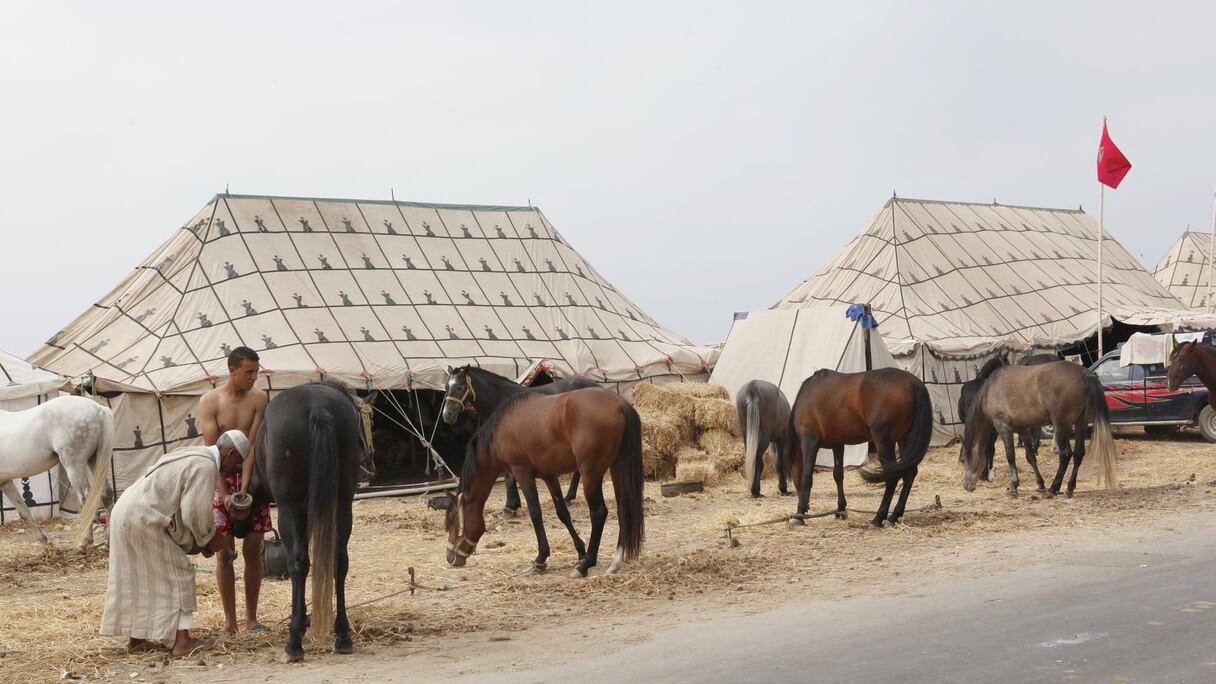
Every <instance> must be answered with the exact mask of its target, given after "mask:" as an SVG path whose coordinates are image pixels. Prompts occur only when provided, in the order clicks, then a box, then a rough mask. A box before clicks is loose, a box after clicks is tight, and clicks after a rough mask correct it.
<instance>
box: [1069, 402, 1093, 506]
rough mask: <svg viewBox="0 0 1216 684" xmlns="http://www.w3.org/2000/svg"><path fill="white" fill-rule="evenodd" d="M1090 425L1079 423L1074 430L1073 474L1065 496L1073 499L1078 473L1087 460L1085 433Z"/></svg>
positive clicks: (1070, 476) (1082, 421) (1083, 422)
mask: <svg viewBox="0 0 1216 684" xmlns="http://www.w3.org/2000/svg"><path fill="white" fill-rule="evenodd" d="M1087 428H1088V425H1087V424H1086V422H1085V421H1084V420H1081V421H1079V422H1078V423H1077V425H1076V427H1075V428H1073V430H1074V431H1075V432H1076V434H1077V437H1076V446H1075V447H1073V451H1072V474H1071V475H1069V476H1068V490H1067V492H1065V494H1064V496H1066V497H1068V498H1070V499H1071V498H1072V492H1073V490H1074V489H1076V488H1077V471H1078V470H1080V469H1081V461H1082V460H1084V459H1085V433H1086V429H1087Z"/></svg>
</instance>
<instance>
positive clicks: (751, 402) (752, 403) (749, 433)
mask: <svg viewBox="0 0 1216 684" xmlns="http://www.w3.org/2000/svg"><path fill="white" fill-rule="evenodd" d="M744 401H745V402H746V403H747V429H746V431H745V434H746V439H744V442H743V448H744V450H745V452H744V454H743V479H744V480H746V481H747V484H748V486H755V484H756V482H755V477H756V458H757V457H758V455H757V454H756V447H758V446H760V398H759V397H757V396H756V393H755V392H748V393H747V398H746V399H744ZM778 467H780V466H778Z"/></svg>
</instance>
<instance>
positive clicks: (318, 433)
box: [308, 408, 338, 629]
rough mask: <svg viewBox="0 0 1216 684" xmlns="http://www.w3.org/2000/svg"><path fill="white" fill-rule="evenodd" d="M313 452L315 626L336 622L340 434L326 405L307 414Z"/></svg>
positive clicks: (310, 512)
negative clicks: (334, 605)
mask: <svg viewBox="0 0 1216 684" xmlns="http://www.w3.org/2000/svg"><path fill="white" fill-rule="evenodd" d="M308 433H309V437H310V438H311V440H312V455H311V458H310V459H309V461H310V463H309V466H310V471H309V473H308V525H309V532H310V535H311V546H312V553H311V555H312V606H313V608H312V612H313V615H312V616H313V620H312V625H313V626H314V627H320V628H321V629H329V628H330V627H332V626H333V622H334V607H333V598H334V573H335V569H336V566H337V552H336V549H337V537H338V519H337V512H338V505H337V499H338V486H337V482H338V438H337V436H336V434H335V433H334V417H333V414H331V413H330V412H329V411H328V410H326V409H323V408H315V409H312V410H311V411H310V412H309V414H308Z"/></svg>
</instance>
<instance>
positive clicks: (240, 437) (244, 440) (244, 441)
mask: <svg viewBox="0 0 1216 684" xmlns="http://www.w3.org/2000/svg"><path fill="white" fill-rule="evenodd" d="M225 437H227V438H228V441H229V442H231V443H232V446H233V447H235V448H236V450H237V452H239V453H240V454H241V458H244V457H245V456H246V454H248V453H249V438H248V437H246V436H245V433H243V432H241V431H240V430H229V431H228V432H225V433H224V434H222V435H220V439H224V438H225ZM217 442H218V440H217Z"/></svg>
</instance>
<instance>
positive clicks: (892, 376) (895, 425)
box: [789, 368, 933, 527]
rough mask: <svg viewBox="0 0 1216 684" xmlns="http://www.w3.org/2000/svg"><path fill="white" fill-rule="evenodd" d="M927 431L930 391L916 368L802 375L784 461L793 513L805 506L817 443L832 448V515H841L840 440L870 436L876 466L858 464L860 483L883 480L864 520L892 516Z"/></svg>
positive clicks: (903, 500)
mask: <svg viewBox="0 0 1216 684" xmlns="http://www.w3.org/2000/svg"><path fill="white" fill-rule="evenodd" d="M932 434H933V406H932V403H931V401H930V399H929V391H928V390H927V389H926V388H925V384H924V383H923V382H921V381H920V380H919V379H918V378H917V377H916V376H915V375H912V374H911V373H908V372H906V371H902V370H898V369H895V368H880V369H878V370H872V371H866V372H864V373H837V372H836V371H831V370H826V369H825V370H820V371H817V372H816V373H815V374H814V375H812V376H811V377H809V378H807V379H806V380H805V381H803V383H802V387H801V389H799V390H798V396H797V397H796V398H795V399H794V408H793V410H792V411H791V412H790V427H789V439H790V467H791V468H792V471H793V477H794V484H795V486H797V488H798V509H797V512H798V514H799V515H803V514H805V513H806V511H807V507H808V504H809V500H810V496H811V484H812V482H813V476H814V472H815V456H816V454H817V453H818V452H819V450H820V449H831V450H832V456H833V457H834V463H833V466H832V478H833V479H834V480H836V517H837V518H841V519H843V518H845V517H846V516H847V515H848V514H847V512H846V506H845V499H844V447H845V445H847V444H865V443H867V442H871V441H872V442H874V445H875V447H876V448H877V449H878V461H879V469H878V470H876V471H867V470H863V471H862V472H861V476H862V478H863V479H864V480H865V481H867V482H885V483H886V485H887V486H886V490H885V491H884V492H883V496H882V504H881V505H880V506H879V507H878V512H877V514H876V515H875V516H874V520H872V521H871V524H872V525H874V526H876V527H881V526H882V524H883V520H884V519H887V520H889V521H890V522H891V523H892V524H894V523H897V522H899V519H900V518H901V517H903V514H904V507H905V506H906V505H907V503H908V494H909V493H910V492H911V491H912V482H913V481H914V480H915V479H916V472H917V468H918V467H919V466H920V462H921V460H922V459H924V457H925V452H926V451H928V450H929V439H930V437H931V436H932ZM896 445H898V446H899V458H898V459H897V458H896V455H895V448H896ZM900 480H902V481H903V489H902V490H900V493H899V502H898V503H897V504H896V505H895V510H894V511H892V512H891V515H890V517H889V518H888V517H887V511H888V510H889V509H890V506H891V498H892V496H893V495H894V494H895V486H896V485H897V484H899V482H900Z"/></svg>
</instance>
